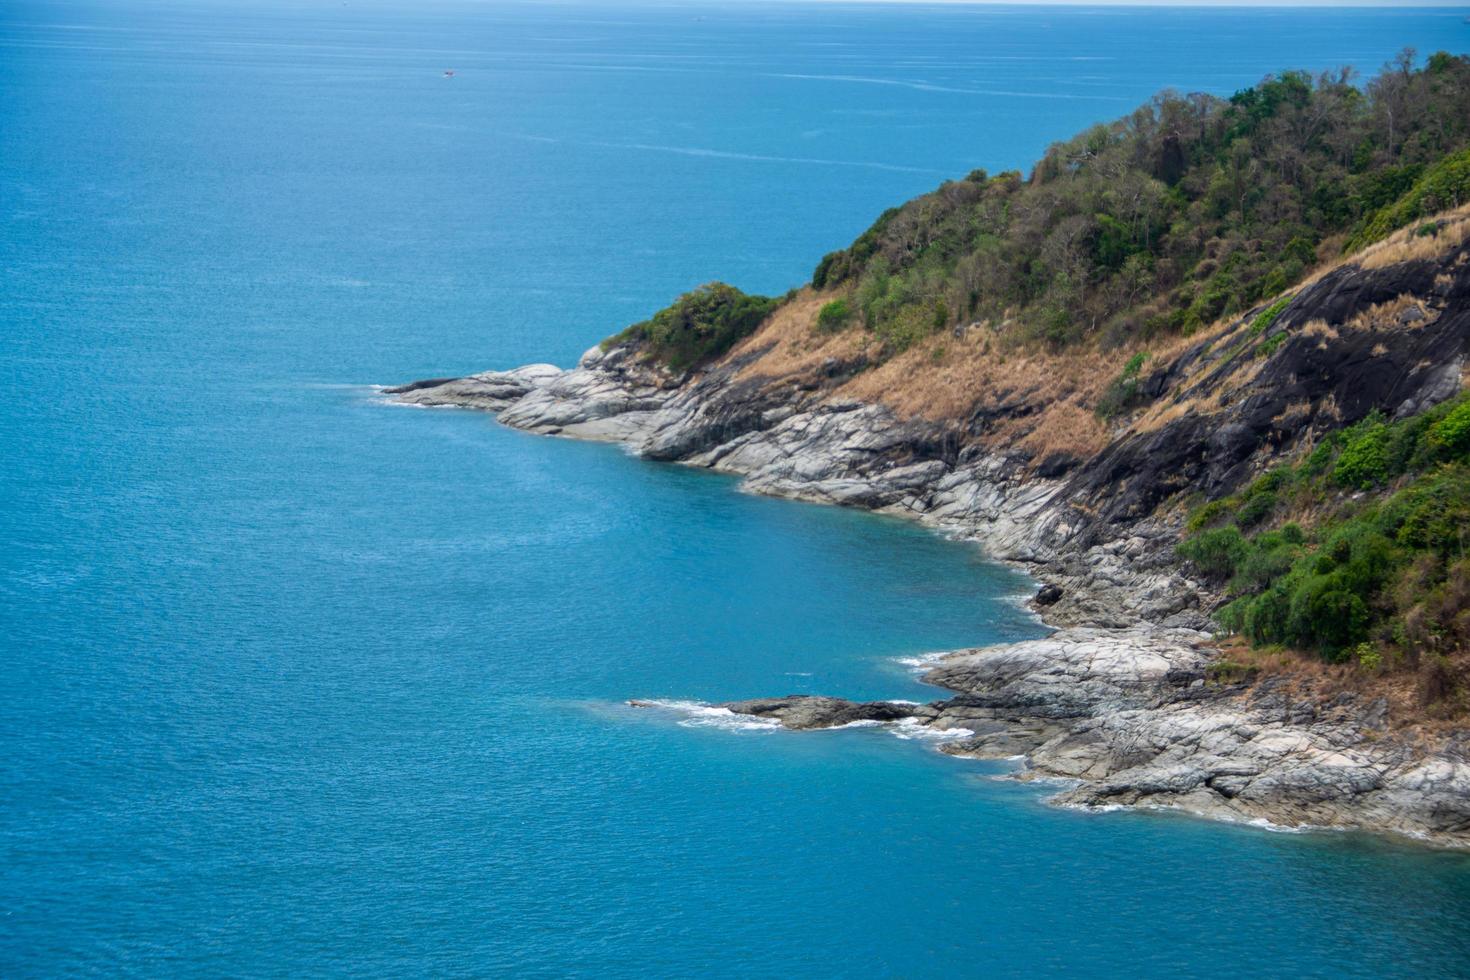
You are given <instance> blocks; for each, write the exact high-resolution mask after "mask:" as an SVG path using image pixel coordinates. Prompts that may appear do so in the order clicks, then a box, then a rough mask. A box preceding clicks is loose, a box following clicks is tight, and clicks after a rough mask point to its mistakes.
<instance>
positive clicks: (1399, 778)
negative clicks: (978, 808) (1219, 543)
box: [721, 628, 1470, 844]
mask: <svg viewBox="0 0 1470 980" xmlns="http://www.w3.org/2000/svg"><path fill="white" fill-rule="evenodd" d="M1213 655H1214V651H1213V648H1212V646H1211V644H1210V642H1209V637H1208V636H1206V635H1204V634H1199V633H1194V632H1192V631H1188V630H1157V629H1149V628H1136V629H1132V630H1098V629H1089V628H1073V629H1065V630H1060V631H1058V632H1057V633H1054V634H1053V635H1051V636H1050V637H1047V638H1046V639H1042V640H1030V641H1026V642H1023V643H1012V644H1005V645H1001V646H993V647H986V648H981V649H975V650H959V651H956V652H954V653H949V654H944V655H942V656H940V657H937V658H936V659H935V660H934V662H933V665H932V666H931V667H930V668H929V669H928V670H927V671H926V673H925V675H924V679H925V680H926V681H928V682H930V683H932V684H936V685H938V686H941V687H945V688H948V689H950V690H952V691H954V692H955V694H954V696H953V697H950V698H948V699H945V700H940V701H934V702H931V703H929V704H924V705H913V704H909V703H906V702H892V701H877V702H867V703H854V702H848V701H843V700H840V699H836V698H826V697H806V696H792V697H787V698H772V699H764V700H754V701H735V702H730V703H728V704H724V705H721V707H724V708H728V709H729V710H731V711H733V712H736V713H738V714H748V715H753V716H758V717H765V718H771V719H774V720H777V721H779V722H780V723H781V724H782V725H784V726H785V727H787V728H793V729H813V728H832V727H837V726H841V725H846V724H851V723H853V722H856V721H874V722H881V723H888V722H893V721H899V720H902V719H906V718H912V719H914V720H916V721H918V722H920V723H922V724H925V725H928V726H931V727H933V728H936V729H940V730H945V731H949V732H950V733H952V734H954V735H955V736H957V737H956V738H954V739H952V740H948V741H945V742H943V743H941V744H940V751H943V752H947V753H950V754H953V755H959V756H969V757H973V758H984V759H998V758H1011V757H1017V756H1019V757H1023V758H1024V759H1025V760H1026V767H1025V768H1024V769H1023V770H1022V771H1021V772H1020V773H1019V774H1018V775H1019V778H1022V779H1034V778H1036V777H1038V776H1043V777H1065V778H1067V779H1070V780H1075V781H1076V782H1075V784H1074V785H1073V786H1072V787H1071V788H1069V789H1066V790H1064V791H1063V792H1061V793H1060V794H1059V795H1058V796H1057V797H1055V800H1056V801H1057V802H1059V803H1062V804H1065V805H1072V806H1107V805H1144V806H1156V807H1168V808H1176V809H1181V810H1186V811H1189V812H1192V813H1196V814H1200V815H1204V816H1209V817H1215V818H1220V819H1227V820H1237V821H1266V822H1269V823H1272V824H1276V825H1282V826H1303V825H1305V826H1318V827H1338V828H1351V829H1365V830H1380V831H1382V830H1387V831H1393V832H1396V833H1401V834H1405V835H1409V836H1412V837H1416V838H1420V839H1425V840H1431V841H1436V842H1440V843H1447V844H1463V843H1464V842H1465V841H1466V838H1467V835H1470V766H1466V765H1465V762H1466V750H1470V744H1465V743H1464V742H1463V741H1462V742H1461V743H1460V744H1458V745H1457V746H1453V747H1452V749H1451V750H1450V751H1448V752H1444V753H1440V754H1437V755H1428V754H1426V753H1424V752H1423V751H1422V750H1421V749H1419V748H1418V747H1417V746H1414V745H1412V744H1409V743H1406V742H1401V741H1399V740H1397V739H1396V738H1395V737H1393V736H1391V735H1390V734H1388V733H1387V732H1386V731H1385V721H1386V719H1385V705H1384V704H1383V702H1381V701H1372V702H1365V701H1363V700H1361V699H1358V698H1356V697H1353V696H1350V695H1348V696H1342V697H1339V698H1336V699H1333V700H1329V701H1325V702H1324V701H1321V700H1317V699H1313V698H1302V697H1298V696H1293V695H1292V694H1291V693H1290V692H1289V691H1288V690H1287V688H1286V685H1285V684H1284V683H1282V682H1280V680H1279V679H1277V680H1272V679H1268V680H1266V681H1264V682H1262V683H1260V684H1256V685H1252V686H1249V687H1247V686H1232V685H1229V684H1224V683H1220V682H1219V681H1217V680H1213V679H1211V678H1210V676H1209V665H1210V663H1211V661H1212V659H1213Z"/></svg>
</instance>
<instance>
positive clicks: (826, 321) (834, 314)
mask: <svg viewBox="0 0 1470 980" xmlns="http://www.w3.org/2000/svg"><path fill="white" fill-rule="evenodd" d="M851 321H852V307H851V306H849V305H848V303H847V300H846V299H841V298H839V299H834V300H832V302H830V303H827V304H826V305H824V306H823V307H822V309H821V310H820V311H818V313H817V330H818V332H820V333H836V332H837V331H839V330H841V329H842V328H843V327H845V326H847V325H848V323H850V322H851Z"/></svg>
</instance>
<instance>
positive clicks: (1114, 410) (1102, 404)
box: [1097, 351, 1151, 419]
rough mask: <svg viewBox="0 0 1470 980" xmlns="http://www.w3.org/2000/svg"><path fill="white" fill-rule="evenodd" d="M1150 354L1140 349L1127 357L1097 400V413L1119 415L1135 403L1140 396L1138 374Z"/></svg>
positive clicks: (1139, 399)
mask: <svg viewBox="0 0 1470 980" xmlns="http://www.w3.org/2000/svg"><path fill="white" fill-rule="evenodd" d="M1150 356H1151V355H1150V354H1149V353H1148V352H1147V351H1140V352H1139V353H1137V354H1134V355H1133V356H1132V357H1130V358H1128V363H1126V364H1124V365H1123V370H1122V371H1121V372H1120V373H1119V374H1118V376H1117V377H1116V378H1114V379H1113V380H1112V382H1111V383H1110V384H1109V385H1108V386H1107V388H1106V389H1105V390H1104V391H1103V393H1102V396H1101V397H1100V398H1098V400H1097V414H1098V415H1100V416H1101V417H1103V418H1105V419H1107V418H1113V417H1114V416H1117V415H1121V414H1123V413H1124V412H1126V411H1128V410H1129V409H1130V408H1133V407H1134V406H1135V405H1137V404H1138V403H1139V402H1140V401H1142V398H1141V397H1140V392H1139V388H1138V374H1139V372H1140V371H1142V370H1143V366H1144V364H1146V363H1147V362H1148V359H1149V357H1150Z"/></svg>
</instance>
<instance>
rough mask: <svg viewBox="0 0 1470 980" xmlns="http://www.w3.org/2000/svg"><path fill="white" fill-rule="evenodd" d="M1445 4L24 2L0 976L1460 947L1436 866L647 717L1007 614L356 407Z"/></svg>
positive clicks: (881, 538)
mask: <svg viewBox="0 0 1470 980" xmlns="http://www.w3.org/2000/svg"><path fill="white" fill-rule="evenodd" d="M1464 14H1465V11H1412V10H1398V11H1388V10H1380V11H1336V12H1330V11H1315V12H1314V11H1305V10H1296V11H1219V10H1216V11H1205V10H1174V11H1169V10H1117V9H1114V10H1086V9H1080V8H1079V9H1065V10H1057V9H1047V10H1039V11H1037V10H1032V11H1023V10H1018V9H1009V8H986V9H957V8H934V9H929V8H904V9H896V8H885V7H862V8H850V7H842V6H828V5H821V6H809V7H805V6H786V5H750V6H722V5H716V4H684V5H680V4H665V5H661V6H658V7H652V6H649V7H628V6H613V5H598V6H577V5H558V6H554V7H546V6H540V5H521V6H492V5H468V4H466V5H458V6H455V5H449V4H429V5H425V4H408V3H400V4H364V3H360V2H356V0H354V2H353V3H351V4H350V5H344V4H340V3H336V2H333V3H320V4H314V3H304V4H302V3H297V4H290V5H286V4H279V5H270V4H265V3H252V4H243V3H241V4H234V3H223V2H221V3H213V4H202V3H193V4H179V3H168V4H164V3H155V4H149V3H139V2H119V3H111V4H97V5H93V4H86V3H59V4H45V5H41V4H28V3H20V4H16V3H13V2H12V3H10V4H7V5H5V6H3V7H0V222H3V224H0V271H3V280H0V281H3V287H0V382H3V384H4V388H5V393H6V397H5V399H4V402H3V407H0V447H3V449H4V466H3V467H0V543H3V546H4V547H3V549H0V637H3V640H0V651H3V660H0V666H3V669H4V676H5V683H4V684H3V685H0V734H3V737H4V743H3V744H4V752H3V755H0V972H3V973H4V975H6V976H43V975H46V976H49V975H58V974H79V973H102V974H109V975H110V974H119V973H121V974H132V975H140V976H158V975H161V974H174V973H179V974H229V975H293V976H294V975H318V974H329V973H338V972H354V973H366V974H377V975H402V974H420V973H441V974H459V975H463V974H491V973H506V972H511V971H515V972H520V973H526V974H529V975H559V974H568V973H587V974H591V973H598V974H606V975H614V976H636V975H646V974H658V975H674V974H677V975H688V974H695V973H719V974H726V973H741V974H748V975H754V976H773V975H787V976H836V975H852V974H856V973H859V972H869V973H877V974H882V975H911V976H923V975H932V974H935V973H939V972H941V971H946V972H952V973H962V974H975V975H984V974H996V975H1014V974H1018V973H1022V972H1071V973H1084V972H1085V973H1087V974H1090V975H1098V976H1124V975H1127V976H1137V975H1152V976H1163V975H1171V976H1172V975H1191V976H1365V977H1366V976H1454V975H1461V976H1464V975H1467V974H1470V928H1467V927H1470V860H1467V859H1466V858H1465V857H1463V856H1456V855H1446V854H1441V853H1435V852H1430V851H1426V850H1422V849H1418V848H1415V847H1411V846H1403V845H1397V844H1391V843H1386V842H1383V841H1377V840H1374V839H1371V838H1365V837H1360V836H1354V835H1339V834H1297V835H1287V834H1274V833H1268V832H1265V831H1262V830H1258V829H1252V828H1243V827H1228V826H1221V825H1214V824H1207V823H1203V822H1198V821H1194V820H1190V819H1186V818H1180V817H1174V816H1167V815H1160V814H1080V813H1074V812H1066V811H1058V810H1055V809H1051V808H1049V807H1047V806H1046V805H1045V804H1044V803H1043V802H1042V801H1043V798H1044V795H1045V793H1044V791H1041V790H1038V789H1036V788H1028V787H1024V786H1018V785H1016V784H1014V783H1010V782H1005V781H997V780H996V779H994V778H993V777H994V776H995V775H997V774H998V773H1000V772H1001V767H998V766H991V765H981V764H975V763H965V762H960V761H957V760H953V759H949V758H946V757H942V756H940V755H938V754H937V753H934V752H932V751H929V750H927V748H926V747H925V746H923V745H922V744H920V743H915V742H905V741H901V740H899V739H897V738H894V737H892V736H890V735H886V734H882V733H879V732H876V731H863V730H853V731H841V732H831V733H818V734H811V735H801V736H798V735H786V734H781V733H768V732H760V731H731V730H727V729H724V728H720V727H699V726H691V725H687V724H680V720H681V717H682V716H679V715H675V714H667V713H655V712H639V711H635V710H632V709H629V708H626V707H623V706H622V705H621V702H622V701H623V699H626V698H628V697H661V698H668V699H723V698H730V697H738V696H746V695H756V694H768V693H782V692H788V691H822V692H830V693H836V694H843V695H849V696H890V697H905V696H907V697H915V698H917V697H925V696H926V695H927V694H929V693H931V692H928V691H926V690H925V689H924V688H922V687H920V686H919V685H917V684H916V683H915V682H914V681H913V680H912V679H911V678H910V676H909V675H908V674H907V673H906V672H905V670H904V668H903V667H902V666H901V665H899V664H897V663H896V658H899V657H902V656H904V655H906V654H913V653H916V652H920V651H926V650H932V649H941V648H945V647H949V646H956V645H961V644H969V643H978V642H985V641H994V640H1003V639H1010V638H1021V637H1027V636H1033V635H1037V634H1038V632H1039V627H1038V626H1037V625H1036V624H1035V623H1034V622H1033V621H1032V620H1030V619H1029V618H1028V617H1027V616H1026V615H1025V614H1024V613H1023V612H1022V610H1021V609H1020V608H1019V606H1017V605H1016V603H1015V602H1014V601H1013V599H1014V596H1015V595H1017V594H1018V593H1023V592H1024V591H1025V590H1026V588H1027V586H1026V583H1025V582H1023V581H1021V580H1019V579H1017V578H1016V577H1015V576H1014V575H1013V574H1011V573H1009V572H1006V571H1004V570H1001V569H997V568H996V567H994V566H991V565H988V564H986V563H985V562H984V561H983V560H981V558H980V556H979V555H978V554H977V553H976V552H975V551H974V550H972V549H970V548H968V547H965V546H962V545H958V544H954V543H951V542H946V541H943V540H940V539H938V538H935V537H933V536H931V535H928V534H926V533H925V532H923V531H921V530H919V529H917V528H914V527H911V526H908V525H905V524H901V523H898V522H894V521H890V520H885V519H880V518H874V517H872V516H869V515H863V514H858V513H852V512H845V511H838V510H832V509H824V508H819V507H812V506H807V505H801V504H795V503H790V502H784V501H775V500H767V499H761V498H755V497H750V496H746V495H742V494H738V493H735V492H733V489H734V485H733V484H732V482H730V481H728V480H726V479H724V478H720V477H714V476H711V475H709V474H704V473H697V472H691V471H687V470H683V469H679V468H672V467H663V466H656V465H650V464H646V463H642V462H640V461H637V460H634V459H630V458H628V457H626V456H625V455H623V454H621V453H620V452H618V451H617V450H616V449H614V448H610V447H606V446H594V445H584V444H577V443H571V442H563V441H557V440H548V439H538V438H534V437H528V436H524V435H521V434H518V433H514V432H509V431H506V430H503V429H500V428H497V427H496V426H495V425H494V424H493V422H491V421H490V420H489V419H488V418H486V417H484V416H479V415H474V414H468V413H458V412H428V411H414V410H407V409H398V408H390V407H385V406H383V405H382V404H380V403H379V402H378V401H376V400H375V399H374V398H373V397H372V394H371V389H370V388H368V387H367V386H368V385H370V384H372V383H386V382H392V381H398V380H402V379H408V378H413V377H417V376H424V375H430V374H447V373H454V372H459V371H467V370H471V369H478V368H482V367H488V366H497V365H498V366H508V365H513V364H517V363H521V362H525V361H530V360H553V361H557V362H560V363H570V362H571V361H572V360H573V359H574V358H575V357H576V356H577V354H578V353H579V352H580V351H581V350H582V349H583V348H585V347H586V346H588V345H589V344H590V343H591V342H592V341H593V340H595V339H596V338H597V337H599V336H601V335H604V334H606V333H609V332H611V331H612V330H614V329H616V328H617V327H619V326H621V325H622V324H624V323H626V322H628V321H630V320H633V319H636V318H639V317H641V316H642V315H644V314H646V313H647V312H648V311H650V310H651V309H653V308H655V307H657V306H658V305H660V304H661V303H662V302H663V301H665V300H667V299H668V298H669V297H670V296H671V295H673V294H674V293H676V292H677V291H679V290H680V289H683V288H687V287H688V286H690V285H692V284H694V283H697V282H700V281H702V280H705V279H709V278H713V277H716V276H719V277H722V278H728V279H731V280H732V281H735V282H737V283H739V284H741V285H743V286H745V287H747V288H751V289H762V290H770V291H778V290H783V289H785V288H787V287H788V286H790V285H793V284H795V283H797V282H799V281H800V280H802V279H804V278H805V277H806V275H807V272H808V271H809V268H810V266H811V265H812V262H813V259H814V258H815V257H817V256H819V255H820V254H821V253H822V252H824V251H826V250H828V249H830V248H832V247H835V246H837V245H840V244H842V243H844V242H845V241H847V240H848V239H850V238H851V237H852V236H853V235H854V234H855V233H856V232H858V231H859V230H861V228H862V227H864V226H865V225H866V224H867V223H868V222H869V221H870V220H871V218H872V217H873V216H874V215H875V214H876V213H877V212H879V211H880V210H882V209H883V208H884V207H887V206H888V205H890V204H892V203H894V202H896V201H898V200H901V199H902V198H904V197H906V196H908V195H911V194H913V193H916V192H919V191H922V190H924V189H927V188H928V187H931V186H932V185H933V184H934V183H936V182H937V181H938V180H939V179H941V177H942V176H945V175H955V174H962V173H964V172H966V171H968V170H969V169H971V168H972V167H975V166H985V167H988V168H990V169H992V170H997V169H1001V168H1005V167H1013V166H1022V165H1024V164H1025V163H1026V162H1027V161H1029V160H1030V159H1032V158H1034V157H1035V156H1036V155H1037V153H1038V152H1039V151H1040V150H1041V149H1042V148H1043V147H1044V146H1045V144H1046V143H1047V142H1048V141H1049V140H1051V139H1055V138H1060V137H1063V136H1065V135H1068V134H1069V133H1071V132H1073V131H1075V130H1076V129H1078V128H1080V127H1081V126H1083V125H1085V124H1087V123H1089V122H1091V121H1095V120H1097V119H1100V118H1106V117H1109V116H1113V115H1117V114H1120V113H1121V112H1123V111H1125V110H1127V109H1128V108H1129V107H1130V106H1131V105H1132V104H1134V103H1136V102H1137V101H1139V100H1140V99H1142V98H1144V97H1146V96H1147V95H1149V94H1150V93H1151V92H1153V91H1154V90H1155V89H1157V88H1159V87H1161V86H1163V85H1169V84H1172V85H1177V86H1180V87H1183V88H1204V89H1209V90H1211V91H1218V92H1228V91H1230V90H1232V89H1234V88H1236V87H1239V86H1242V85H1246V84H1249V83H1251V82H1252V81H1254V80H1256V79H1257V78H1258V77H1259V76H1260V75H1262V74H1263V73H1264V72H1266V71H1268V70H1270V69H1273V68H1278V67H1281V66H1285V65H1292V66H1301V67H1307V68H1324V67H1327V66H1330V65H1335V64H1338V63H1341V62H1344V61H1346V62H1350V63H1353V64H1357V65H1359V66H1361V67H1363V68H1364V69H1366V70H1371V69H1372V68H1373V67H1374V66H1375V65H1377V64H1379V63H1380V62H1382V61H1383V60H1384V59H1386V58H1387V57H1389V56H1390V55H1391V54H1393V53H1394V51H1396V50H1397V49H1398V48H1400V47H1402V46H1404V45H1414V46H1416V47H1418V48H1420V49H1421V50H1424V51H1428V50H1431V49H1435V48H1441V47H1448V48H1452V49H1454V50H1466V49H1470V43H1467V41H1470V30H1467V28H1466V27H1465V26H1464V25H1463V24H1462V18H1463V16H1464ZM451 68H452V69H454V70H455V71H456V75H455V77H454V78H453V79H445V78H444V77H443V76H442V74H441V73H442V71H443V70H445V69H451Z"/></svg>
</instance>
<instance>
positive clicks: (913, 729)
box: [888, 718, 975, 742]
mask: <svg viewBox="0 0 1470 980" xmlns="http://www.w3.org/2000/svg"><path fill="white" fill-rule="evenodd" d="M888 734H890V735H892V736H893V737H894V738H901V739H903V740H904V741H905V742H912V741H923V742H956V741H959V740H960V739H962V738H969V737H970V736H972V735H974V734H975V733H974V732H972V731H971V730H970V729H968V728H930V727H929V726H928V725H926V724H924V723H923V722H922V721H920V720H919V719H917V718H900V719H899V720H898V721H895V722H893V723H892V724H891V725H890V726H889V728H888Z"/></svg>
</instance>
